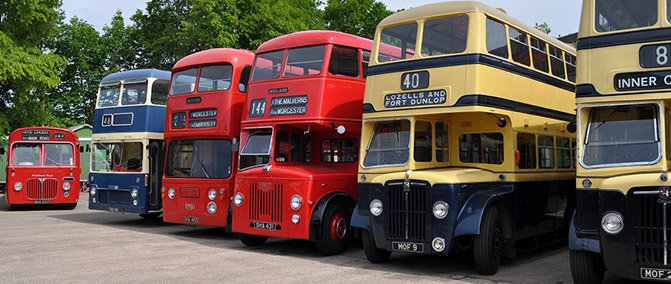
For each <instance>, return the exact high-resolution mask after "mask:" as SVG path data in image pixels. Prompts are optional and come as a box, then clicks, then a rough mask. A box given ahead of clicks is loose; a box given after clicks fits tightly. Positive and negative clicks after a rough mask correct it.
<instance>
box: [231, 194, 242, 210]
mask: <svg viewBox="0 0 671 284" xmlns="http://www.w3.org/2000/svg"><path fill="white" fill-rule="evenodd" d="M243 199H244V197H243V196H242V193H240V192H238V193H236V194H235V197H233V203H234V204H235V206H238V207H240V205H242V200H243Z"/></svg>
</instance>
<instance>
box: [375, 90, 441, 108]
mask: <svg viewBox="0 0 671 284" xmlns="http://www.w3.org/2000/svg"><path fill="white" fill-rule="evenodd" d="M446 101H447V91H446V90H429V91H420V92H407V93H398V94H389V95H386V96H384V107H386V108H393V107H406V106H421V105H438V104H444V103H445V102H446Z"/></svg>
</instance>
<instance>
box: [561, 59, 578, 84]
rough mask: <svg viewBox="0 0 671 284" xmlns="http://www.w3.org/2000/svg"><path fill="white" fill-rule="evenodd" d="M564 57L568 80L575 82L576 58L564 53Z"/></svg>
mask: <svg viewBox="0 0 671 284" xmlns="http://www.w3.org/2000/svg"><path fill="white" fill-rule="evenodd" d="M564 59H566V75H567V77H568V80H569V81H571V82H573V83H575V61H576V58H575V56H573V55H570V54H568V53H564Z"/></svg>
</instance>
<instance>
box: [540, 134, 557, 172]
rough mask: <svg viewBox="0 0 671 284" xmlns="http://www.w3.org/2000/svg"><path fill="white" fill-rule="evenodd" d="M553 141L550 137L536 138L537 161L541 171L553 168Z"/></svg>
mask: <svg viewBox="0 0 671 284" xmlns="http://www.w3.org/2000/svg"><path fill="white" fill-rule="evenodd" d="M554 148H555V141H554V138H553V137H551V136H538V160H539V161H540V168H541V169H552V168H554V167H555V166H554V162H555V161H554V160H555V153H554Z"/></svg>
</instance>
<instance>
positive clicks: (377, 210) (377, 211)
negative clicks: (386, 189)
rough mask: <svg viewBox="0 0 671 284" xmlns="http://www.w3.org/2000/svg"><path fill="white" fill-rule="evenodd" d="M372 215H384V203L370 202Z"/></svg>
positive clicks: (375, 200) (374, 200)
mask: <svg viewBox="0 0 671 284" xmlns="http://www.w3.org/2000/svg"><path fill="white" fill-rule="evenodd" d="M370 214H373V216H380V215H381V214H382V201H380V200H379V199H373V201H371V202H370Z"/></svg>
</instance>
